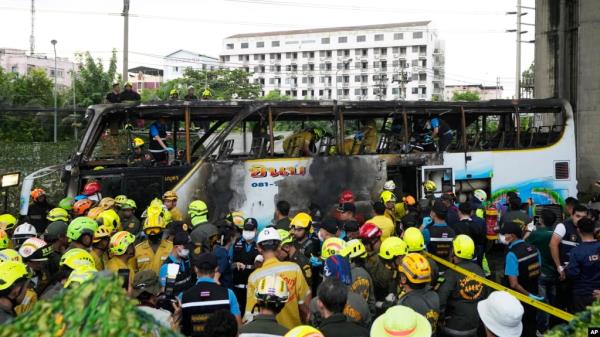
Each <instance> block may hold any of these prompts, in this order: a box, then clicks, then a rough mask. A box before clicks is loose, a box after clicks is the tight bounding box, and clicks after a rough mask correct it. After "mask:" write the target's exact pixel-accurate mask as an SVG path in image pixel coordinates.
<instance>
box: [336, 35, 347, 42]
mask: <svg viewBox="0 0 600 337" xmlns="http://www.w3.org/2000/svg"><path fill="white" fill-rule="evenodd" d="M346 42H348V37H347V36H340V37H338V43H346Z"/></svg>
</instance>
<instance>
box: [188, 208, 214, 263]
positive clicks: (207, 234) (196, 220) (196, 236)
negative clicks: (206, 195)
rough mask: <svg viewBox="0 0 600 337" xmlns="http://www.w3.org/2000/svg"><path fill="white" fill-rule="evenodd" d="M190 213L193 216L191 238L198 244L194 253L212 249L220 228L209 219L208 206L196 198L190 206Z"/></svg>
mask: <svg viewBox="0 0 600 337" xmlns="http://www.w3.org/2000/svg"><path fill="white" fill-rule="evenodd" d="M188 215H189V216H190V218H191V222H192V227H193V228H194V229H193V230H192V232H191V233H190V238H191V239H192V242H193V243H194V245H195V246H196V247H195V248H194V251H193V253H194V254H195V255H198V254H200V252H210V251H212V249H213V247H214V245H215V243H216V240H217V236H218V235H219V230H218V229H217V227H216V226H215V225H213V224H212V223H210V222H209V221H208V207H207V206H206V204H205V203H204V201H202V200H194V201H192V202H191V203H190V205H189V206H188Z"/></svg>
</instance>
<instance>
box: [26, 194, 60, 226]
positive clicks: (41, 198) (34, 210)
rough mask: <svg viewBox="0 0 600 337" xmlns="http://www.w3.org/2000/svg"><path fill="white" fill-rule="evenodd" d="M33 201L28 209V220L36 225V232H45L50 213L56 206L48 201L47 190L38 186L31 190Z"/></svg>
mask: <svg viewBox="0 0 600 337" xmlns="http://www.w3.org/2000/svg"><path fill="white" fill-rule="evenodd" d="M31 201H32V202H31V203H30V204H29V209H28V210H27V221H28V222H29V223H30V224H32V225H33V226H34V227H35V230H36V232H38V233H43V232H44V230H46V226H48V223H49V222H48V219H47V217H48V213H49V212H50V210H51V209H53V208H54V206H52V205H50V204H49V203H48V200H47V199H46V191H44V190H43V189H41V188H36V189H34V190H33V191H31Z"/></svg>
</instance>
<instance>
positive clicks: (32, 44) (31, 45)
mask: <svg viewBox="0 0 600 337" xmlns="http://www.w3.org/2000/svg"><path fill="white" fill-rule="evenodd" d="M34 28H35V0H31V35H29V54H30V55H33V53H34V52H35V34H34Z"/></svg>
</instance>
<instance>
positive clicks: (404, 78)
mask: <svg viewBox="0 0 600 337" xmlns="http://www.w3.org/2000/svg"><path fill="white" fill-rule="evenodd" d="M392 82H398V84H399V86H400V94H399V95H398V98H400V100H403V101H404V100H405V99H406V88H405V85H406V84H407V83H408V82H409V79H408V73H407V72H406V67H405V65H404V64H400V77H399V78H398V79H396V80H393V81H392Z"/></svg>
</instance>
